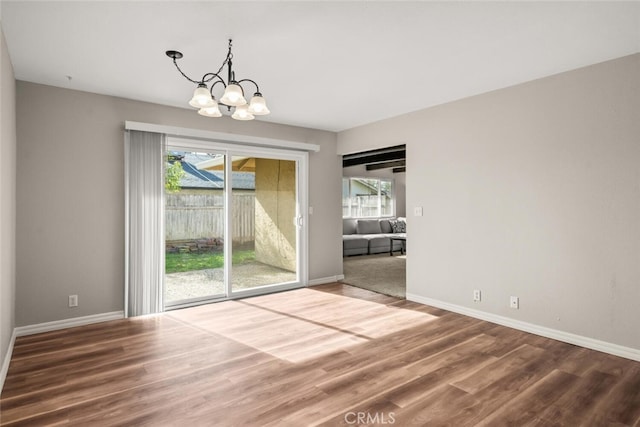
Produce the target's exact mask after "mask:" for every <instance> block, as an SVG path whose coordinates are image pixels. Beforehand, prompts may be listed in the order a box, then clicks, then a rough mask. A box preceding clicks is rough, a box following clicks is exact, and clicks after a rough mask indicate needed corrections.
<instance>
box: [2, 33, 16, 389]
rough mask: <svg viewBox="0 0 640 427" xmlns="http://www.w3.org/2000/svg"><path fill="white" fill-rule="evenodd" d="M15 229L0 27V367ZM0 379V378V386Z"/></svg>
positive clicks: (9, 102)
mask: <svg viewBox="0 0 640 427" xmlns="http://www.w3.org/2000/svg"><path fill="white" fill-rule="evenodd" d="M15 228H16V83H15V79H14V77H13V67H12V66H11V59H10V58H9V52H8V50H7V45H6V44H5V40H4V34H3V33H2V27H1V26H0V366H2V363H3V362H4V358H5V356H6V354H7V350H8V347H9V343H10V341H11V335H12V333H13V328H14V317H15V316H14V308H15V307H14V302H15V288H16V273H15V265H16V255H15V252H16V251H15V248H16V240H15ZM1 382H2V380H1V379H0V387H1Z"/></svg>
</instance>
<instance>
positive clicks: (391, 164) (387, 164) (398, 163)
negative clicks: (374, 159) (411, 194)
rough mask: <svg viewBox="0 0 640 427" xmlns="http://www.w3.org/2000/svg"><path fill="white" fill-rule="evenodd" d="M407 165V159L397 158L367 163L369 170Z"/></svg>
mask: <svg viewBox="0 0 640 427" xmlns="http://www.w3.org/2000/svg"><path fill="white" fill-rule="evenodd" d="M403 166H406V160H404V159H403V160H395V161H393V162H381V163H373V164H369V165H367V170H368V171H374V170H378V169H389V168H398V167H403Z"/></svg>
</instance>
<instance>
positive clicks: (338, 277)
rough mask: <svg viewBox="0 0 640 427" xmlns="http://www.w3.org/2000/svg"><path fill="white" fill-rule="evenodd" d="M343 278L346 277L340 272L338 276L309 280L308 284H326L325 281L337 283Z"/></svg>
mask: <svg viewBox="0 0 640 427" xmlns="http://www.w3.org/2000/svg"><path fill="white" fill-rule="evenodd" d="M342 279H344V274H338V275H337V276H329V277H321V278H319V279H312V280H309V282H308V285H309V286H315V285H324V284H325V283H335V282H337V281H338V280H342Z"/></svg>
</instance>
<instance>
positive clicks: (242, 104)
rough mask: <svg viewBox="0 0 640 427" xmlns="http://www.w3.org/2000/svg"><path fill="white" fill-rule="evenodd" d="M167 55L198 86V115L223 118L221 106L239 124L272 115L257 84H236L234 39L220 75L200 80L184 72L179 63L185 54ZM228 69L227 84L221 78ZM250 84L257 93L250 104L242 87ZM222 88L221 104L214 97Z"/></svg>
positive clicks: (194, 100) (195, 93)
mask: <svg viewBox="0 0 640 427" xmlns="http://www.w3.org/2000/svg"><path fill="white" fill-rule="evenodd" d="M165 53H166V55H167V56H168V57H169V58H171V59H173V64H174V65H175V66H176V68H177V69H178V71H179V72H180V74H182V76H183V77H184V78H186V79H187V80H189V81H190V82H192V83H194V84H197V85H198V86H197V87H196V89H195V90H194V91H193V97H192V98H191V100H190V101H189V105H190V106H192V107H193V108H197V109H198V114H200V115H202V116H205V117H221V116H222V113H221V111H220V106H222V107H223V108H226V109H227V111H228V112H231V111H232V109H233V114H232V115H231V117H232V118H234V119H236V120H253V119H254V118H255V116H264V115H266V114H269V113H270V111H269V108H268V107H267V102H266V100H265V99H264V97H263V96H262V93H260V88H259V87H258V84H257V83H256V82H254V81H253V80H251V79H241V80H236V77H235V72H234V71H233V68H232V61H231V60H232V59H233V54H232V53H231V39H229V51H228V52H227V57H226V58H225V60H224V61H223V62H222V65H221V66H220V68H219V69H218V71H217V72H216V73H207V74H205V75H204V76H202V79H200V80H194V79H192V78H190V77H188V76H187V75H186V74H185V73H184V72H183V71H182V70H181V69H180V67H179V66H178V59H181V58H182V57H183V56H184V55H182V53H180V52H178V51H176V50H168V51H166V52H165ZM225 65H226V66H227V80H226V81H225V80H224V79H223V78H222V77H221V76H220V73H221V72H222V70H223V69H224V66H225ZM246 83H251V84H252V85H254V86H255V89H256V90H255V92H254V93H253V96H252V97H251V100H250V101H249V102H247V99H246V98H245V97H244V89H243V87H242V84H246ZM218 84H220V85H222V86H223V87H224V92H223V94H222V97H221V98H220V101H216V98H215V96H214V95H213V89H214V87H215V86H216V85H218Z"/></svg>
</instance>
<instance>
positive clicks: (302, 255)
mask: <svg viewBox="0 0 640 427" xmlns="http://www.w3.org/2000/svg"><path fill="white" fill-rule="evenodd" d="M167 146H170V147H176V148H180V149H185V150H193V151H197V150H201V151H205V152H216V153H220V154H225V162H226V163H229V162H231V159H232V158H233V156H251V157H259V158H265V159H277V160H290V161H295V164H296V178H297V179H296V187H297V188H296V192H297V197H296V219H295V221H296V225H297V226H296V237H297V238H296V254H298V256H297V264H296V275H297V280H296V281H295V282H288V283H284V284H274V285H265V286H261V287H257V288H250V289H243V290H239V291H235V292H234V291H233V289H232V286H231V283H232V280H231V279H232V277H231V274H232V272H231V265H230V262H225V274H224V277H225V283H226V287H227V288H226V291H227V292H226V293H227V297H228V298H237V297H245V296H253V295H260V294H264V293H269V292H276V291H283V290H288V289H295V288H300V287H304V286H307V284H308V281H309V269H308V262H309V245H308V239H309V227H308V209H307V206H308V194H309V181H308V179H309V178H308V177H309V153H308V152H307V151H300V150H292V149H283V148H271V147H264V146H254V145H242V144H241V143H227V142H222V141H215V140H207V141H204V140H196V139H191V138H179V137H169V138H167ZM225 166H226V165H225ZM224 179H225V191H224V197H225V207H226V209H225V230H224V234H225V241H231V237H232V234H231V233H232V221H233V217H232V215H231V206H232V204H231V203H232V198H231V197H232V190H231V187H232V178H231V168H230V167H225V178H224ZM292 220H293V219H292ZM231 251H232V247H231V245H227V244H225V245H224V258H225V260H231V259H232V253H231ZM223 299H224V298H223ZM203 303H204V301H203ZM182 306H183V305H180V306H175V307H171V308H178V307H182Z"/></svg>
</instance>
